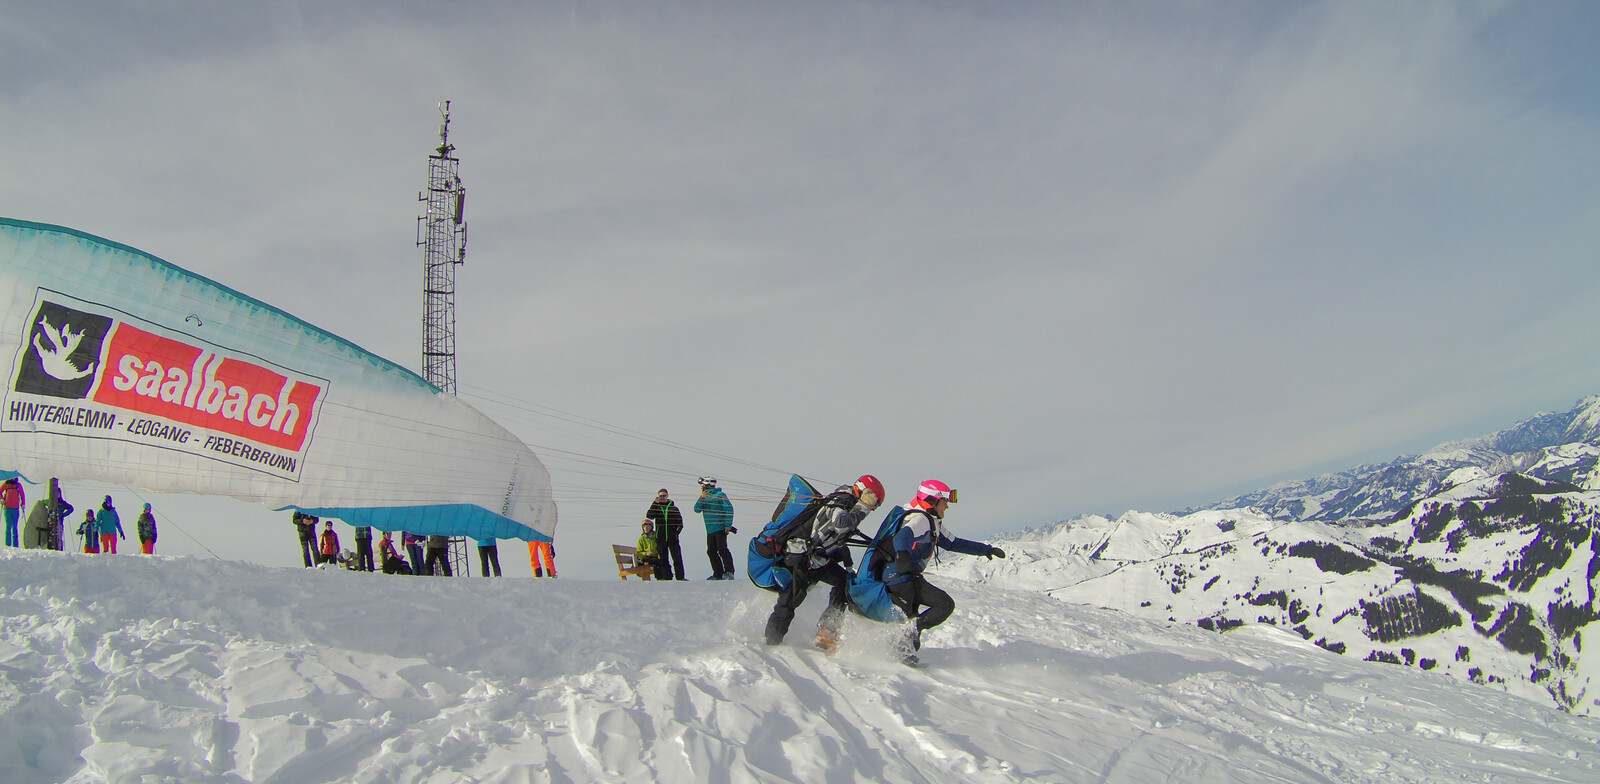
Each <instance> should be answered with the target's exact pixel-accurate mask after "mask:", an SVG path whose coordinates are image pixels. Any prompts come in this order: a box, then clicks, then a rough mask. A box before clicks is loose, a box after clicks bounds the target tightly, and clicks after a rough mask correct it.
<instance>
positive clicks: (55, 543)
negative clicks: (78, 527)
mask: <svg viewBox="0 0 1600 784" xmlns="http://www.w3.org/2000/svg"><path fill="white" fill-rule="evenodd" d="M49 509H50V530H49V532H48V534H49V536H48V541H47V542H46V544H45V549H47V550H63V549H65V548H66V546H67V539H66V522H67V517H69V516H70V515H71V514H72V504H69V503H67V499H65V498H62V497H61V480H59V479H57V478H55V477H53V476H52V477H50V506H49Z"/></svg>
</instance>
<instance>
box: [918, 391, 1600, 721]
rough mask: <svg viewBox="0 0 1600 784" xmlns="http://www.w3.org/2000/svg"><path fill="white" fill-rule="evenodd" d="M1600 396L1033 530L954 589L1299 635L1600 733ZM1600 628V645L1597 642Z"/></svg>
mask: <svg viewBox="0 0 1600 784" xmlns="http://www.w3.org/2000/svg"><path fill="white" fill-rule="evenodd" d="M1597 463H1600V396H1591V397H1587V398H1585V399H1583V400H1580V401H1578V403H1577V405H1576V406H1574V407H1573V409H1572V410H1571V411H1568V412H1566V413H1563V414H1550V413H1541V414H1538V415H1535V416H1533V417H1530V418H1528V419H1525V420H1523V421H1522V422H1519V423H1517V424H1516V425H1514V426H1512V427H1510V428H1508V429H1506V430H1502V431H1500V432H1497V433H1493V434H1490V435H1487V436H1483V437H1481V438H1475V439H1469V440H1464V441H1455V442H1451V443H1446V444H1441V445H1439V446H1437V447H1435V448H1433V449H1430V450H1428V451H1427V452H1424V453H1423V454H1421V455H1414V456H1405V457H1400V458H1397V459H1395V460H1392V461H1390V462H1388V463H1384V464H1381V465H1363V466H1358V467H1355V468H1352V469H1350V470H1347V471H1343V472H1339V473H1333V474H1324V475H1322V476H1319V477H1315V478H1312V479H1306V480H1303V481H1298V482H1286V483H1283V484H1279V485H1275V486H1273V487H1270V488H1267V489H1265V490H1262V491H1259V492H1256V493H1249V494H1246V495H1241V496H1237V497H1234V498H1230V499H1226V500H1224V501H1220V502H1217V503H1215V504H1210V505H1207V506H1205V507H1200V508H1194V509H1188V510H1184V511H1181V512H1174V513H1145V512H1127V513H1125V514H1123V515H1122V516H1120V517H1118V518H1117V519H1114V520H1113V519H1110V518H1107V517H1102V516H1086V517H1081V518H1078V519H1074V520H1070V521H1066V522H1063V523H1060V524H1057V525H1055V526H1050V527H1046V528H1043V529H1031V530H1028V531H1025V532H1023V533H1021V534H1017V535H1014V536H1013V537H1011V538H1009V539H1005V540H1002V541H1001V542H1000V544H1001V546H1003V547H1005V549H1006V550H1007V551H1008V552H1010V553H1011V556H1012V557H1011V558H1008V559H1006V560H997V561H986V560H979V559H956V558H952V559H949V560H948V561H946V562H944V563H942V564H940V565H939V566H938V567H937V568H938V570H939V571H941V572H944V573H947V574H951V575H954V576H959V577H964V578H968V579H974V580H978V581H982V582H988V583H993V584H996V585H1001V586H1005V587H1012V588H1022V589H1030V590H1042V591H1044V592H1046V593H1048V594H1050V595H1051V596H1053V597H1055V598H1057V599H1060V600H1063V601H1068V602H1075V603H1084V604H1092V605H1097V606H1101V607H1107V608H1112V609H1118V610H1122V611H1125V612H1128V613H1132V614H1135V615H1138V616H1142V617H1145V618H1151V619H1158V620H1165V621H1168V622H1171V623H1182V624H1195V625H1198V626H1200V627H1202V628H1206V629H1211V630H1213V631H1217V632H1219V633H1224V632H1228V631H1231V630H1233V629H1236V628H1239V627H1240V626H1244V625H1249V624H1270V625H1274V626H1278V627H1281V628H1284V629H1288V630H1292V631H1293V632H1294V633H1295V634H1298V635H1300V636H1301V637H1303V638H1305V639H1306V640H1309V641H1312V642H1314V643H1315V644H1317V645H1319V646H1321V647H1323V648H1325V649H1327V650H1329V651H1332V652H1334V653H1338V654H1342V655H1344V656H1349V657H1356V658H1360V659H1365V660H1369V661H1374V662H1382V663H1387V664H1394V665H1399V666H1404V667H1416V668H1420V669H1422V670H1427V671H1431V672H1434V673H1442V674H1444V675H1448V676H1450V677H1454V678H1459V679H1461V680H1464V681H1470V682H1472V683H1474V684H1480V685H1483V686H1488V687H1492V688H1497V689H1501V690H1504V691H1506V692H1510V693H1513V694H1517V695H1521V696H1524V697H1528V698H1531V699H1535V700H1539V701H1548V702H1553V703H1554V704H1555V705H1556V706H1558V707H1560V708H1561V709H1563V710H1566V711H1570V712H1572V713H1575V714H1578V715H1600V653H1594V652H1592V650H1593V648H1594V646H1595V644H1596V643H1594V642H1592V643H1591V654H1590V655H1589V656H1588V657H1587V658H1585V656H1584V652H1583V632H1584V631H1586V630H1587V629H1589V628H1591V627H1589V624H1591V623H1593V622H1594V621H1595V620H1597V619H1600V613H1597V610H1596V606H1597V602H1596V598H1595V596H1596V588H1595V583H1596V577H1597V575H1600V472H1597ZM1592 628H1600V627H1592Z"/></svg>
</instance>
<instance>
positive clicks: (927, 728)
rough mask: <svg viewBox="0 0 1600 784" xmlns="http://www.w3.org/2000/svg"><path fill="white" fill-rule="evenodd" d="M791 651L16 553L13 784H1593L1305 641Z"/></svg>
mask: <svg viewBox="0 0 1600 784" xmlns="http://www.w3.org/2000/svg"><path fill="white" fill-rule="evenodd" d="M938 582H940V583H942V584H944V585H945V586H946V587H947V588H949V590H950V591H951V593H952V595H953V596H955V598H956V600H957V601H958V602H959V608H958V610H957V612H956V614H955V616H954V617H953V618H952V619H951V620H950V621H949V622H948V623H947V624H946V625H945V626H943V627H941V628H939V629H937V630H935V631H933V632H931V633H930V634H929V635H928V636H927V647H926V648H925V650H924V656H923V659H924V661H925V662H926V664H927V666H926V667H925V668H923V669H916V670H913V669H908V668H905V667H902V666H900V665H899V664H897V663H895V662H893V661H892V660H891V659H890V658H889V656H888V655H887V653H886V652H885V649H886V642H887V639H888V635H889V634H890V633H891V631H892V630H891V629H890V627H886V626H882V625H875V624H871V623H869V622H866V621H858V622H856V623H853V624H852V626H851V627H850V629H849V633H848V637H847V641H846V646H845V648H844V650H843V651H841V652H840V653H839V654H838V655H837V656H835V657H832V658H830V657H827V656H824V655H822V654H821V653H818V652H816V651H814V650H811V649H809V648H808V647H806V646H807V644H808V643H809V637H810V635H809V634H808V633H806V632H807V630H808V629H809V628H810V627H811V625H812V624H814V622H815V618H816V615H817V613H819V612H820V610H821V607H822V605H823V604H824V603H825V601H824V598H825V597H824V596H823V595H822V594H821V592H818V595H816V596H813V597H812V598H811V600H810V601H809V602H808V604H807V605H806V607H805V608H804V610H803V613H802V616H801V617H800V618H799V619H798V620H797V622H796V625H795V632H794V633H792V634H791V635H790V639H789V641H788V642H787V644H785V645H783V646H780V647H777V648H768V647H766V646H764V645H762V644H761V642H760V629H761V626H762V624H763V622H764V620H765V617H766V614H767V612H768V611H769V610H770V607H771V600H772V595H771V594H768V593H765V592H763V591H760V590H758V589H756V588H754V587H753V586H751V585H749V584H748V583H747V582H745V581H743V580H740V581H735V582H721V583H706V582H688V583H665V584H661V583H650V584H644V583H638V582H635V581H632V580H630V581H628V582H626V583H623V582H619V581H615V580H610V581H582V580H565V579H564V580H554V581H552V580H531V579H521V580H513V579H501V580H486V579H481V578H472V579H466V578H463V579H454V580H448V579H424V578H407V577H397V576H396V577H391V576H384V575H381V574H363V573H356V572H348V571H344V570H328V571H323V570H301V569H283V568H270V567H261V566H255V565H251V564H243V563H238V562H229V561H221V560H202V559H198V558H193V557H153V558H151V557H137V556H116V557H110V556H84V555H80V554H62V553H49V552H38V551H18V550H5V551H3V552H0V597H3V598H0V602H3V604H4V616H3V617H4V620H3V626H0V628H3V634H0V780H4V781H7V782H45V781H71V782H88V781H149V780H172V781H215V782H237V781H263V782H266V781H271V782H289V781H295V782H316V781H374V782H377V781H382V782H445V781H449V782H458V781H481V782H523V781H527V782H587V781H626V782H805V783H806V784H818V783H819V782H857V781H885V782H948V781H957V780H959V781H978V782H1012V781H1052V782H1080V781H1082V782H1089V781H1094V782H1100V781H1113V782H1171V781H1179V782H1225V781H1226V782H1257V781H1259V782H1269V781H1271V782H1281V781H1308V782H1324V781H1326V782H1333V781H1337V782H1351V781H1371V782H1423V781H1441V780H1452V781H1485V782H1487V781H1497V782H1503V781H1572V782H1579V781H1585V782H1586V781H1594V780H1595V779H1596V777H1597V772H1596V770H1595V761H1596V756H1597V753H1596V752H1595V748H1596V743H1597V741H1600V724H1597V723H1595V722H1594V721H1593V720H1588V719H1582V718H1577V717H1573V716H1569V715H1567V714H1563V713H1561V712H1559V711H1557V710H1555V709H1554V708H1551V707H1546V706H1542V705H1538V704H1535V703H1531V702H1529V701H1527V700H1523V699H1518V698H1515V697H1511V696H1508V695H1505V694H1502V693H1498V692H1495V691H1493V690H1489V689H1483V688H1473V687H1470V686H1463V685H1461V684H1459V683H1457V682H1454V681H1452V680H1450V679H1449V678H1446V677H1444V676H1440V675H1434V674H1429V673H1423V672H1418V671H1416V670H1410V669H1406V668H1399V667H1393V666H1389V665H1384V664H1375V663H1369V662H1359V661H1351V660H1348V659H1346V658H1342V657H1339V656H1336V655H1333V654H1331V653H1328V652H1327V651H1324V650H1322V649H1320V648H1317V647H1315V646H1314V645H1312V644H1311V643H1308V642H1306V641H1304V640H1302V639H1300V638H1299V637H1298V636H1296V635H1294V634H1292V633H1289V632H1287V631H1281V630H1277V629H1273V628H1270V627H1247V628H1245V629H1240V630H1238V631H1235V632H1232V633H1230V634H1227V635H1218V634H1214V633H1211V632H1206V631H1203V630H1200V629H1198V628H1195V627H1193V626H1191V625H1179V624H1167V623H1160V622H1155V621H1151V620H1146V619H1139V618H1135V617H1132V616H1131V615H1128V614H1125V613H1121V612H1115V611H1109V610H1102V609H1096V608H1092V607H1085V606H1074V605H1068V604H1063V603H1061V602H1058V601H1056V600H1053V599H1051V598H1049V597H1047V596H1046V595H1044V594H1043V593H1040V592H1033V591H1015V590H1003V589H999V588H994V587H990V586H985V585H982V584H978V583H970V582H965V581H962V580H958V579H955V578H951V577H940V578H938Z"/></svg>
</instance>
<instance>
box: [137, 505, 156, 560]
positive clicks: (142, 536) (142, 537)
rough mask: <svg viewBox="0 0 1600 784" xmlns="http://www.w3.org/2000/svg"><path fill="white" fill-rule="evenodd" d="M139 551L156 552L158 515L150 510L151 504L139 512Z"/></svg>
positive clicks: (153, 553)
mask: <svg viewBox="0 0 1600 784" xmlns="http://www.w3.org/2000/svg"><path fill="white" fill-rule="evenodd" d="M138 528H139V551H140V552H142V553H144V554H145V555H155V554H156V515H155V513H154V512H152V511H150V505H149V504H145V505H144V511H142V512H140V513H139V522H138Z"/></svg>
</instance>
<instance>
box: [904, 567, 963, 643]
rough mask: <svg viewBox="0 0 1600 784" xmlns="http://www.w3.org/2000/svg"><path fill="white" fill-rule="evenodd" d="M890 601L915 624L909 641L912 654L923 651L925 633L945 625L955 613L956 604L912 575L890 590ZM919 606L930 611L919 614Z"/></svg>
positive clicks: (929, 584)
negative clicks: (951, 614) (923, 633)
mask: <svg viewBox="0 0 1600 784" xmlns="http://www.w3.org/2000/svg"><path fill="white" fill-rule="evenodd" d="M889 598H890V599H893V600H894V605H895V606H896V607H899V608H900V611H901V612H903V613H905V614H906V617H907V618H912V619H915V620H916V623H915V624H913V625H912V629H911V632H910V639H909V640H908V641H907V642H908V644H909V646H910V648H911V650H913V651H915V650H918V649H920V648H921V647H922V632H923V630H924V629H932V628H933V627H935V626H938V625H939V624H941V623H944V622H945V619H947V618H949V617H950V613H953V612H955V611H956V600H954V599H952V598H950V594H947V593H945V592H944V591H942V590H940V589H939V588H936V587H934V586H933V584H932V583H929V582H928V581H927V580H924V579H922V575H920V574H913V575H911V577H910V579H908V580H906V581H905V582H903V583H899V584H897V585H891V586H889ZM919 606H921V607H926V608H927V609H925V610H923V611H922V614H920V615H919V614H917V608H918V607H919Z"/></svg>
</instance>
